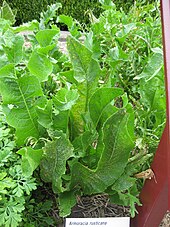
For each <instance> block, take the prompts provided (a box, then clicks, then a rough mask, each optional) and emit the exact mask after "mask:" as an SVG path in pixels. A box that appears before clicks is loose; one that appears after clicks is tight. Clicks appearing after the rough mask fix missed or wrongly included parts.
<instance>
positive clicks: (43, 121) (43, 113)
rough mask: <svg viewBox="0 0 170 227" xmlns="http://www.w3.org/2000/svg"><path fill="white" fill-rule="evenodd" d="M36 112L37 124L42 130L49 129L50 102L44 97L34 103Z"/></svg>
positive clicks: (50, 123) (51, 120)
mask: <svg viewBox="0 0 170 227" xmlns="http://www.w3.org/2000/svg"><path fill="white" fill-rule="evenodd" d="M36 105H37V108H36V112H37V115H38V123H39V124H40V125H42V126H43V127H44V128H50V127H51V125H52V123H53V119H52V100H47V99H46V98H45V97H44V96H43V97H41V99H39V101H38V102H37V103H36Z"/></svg>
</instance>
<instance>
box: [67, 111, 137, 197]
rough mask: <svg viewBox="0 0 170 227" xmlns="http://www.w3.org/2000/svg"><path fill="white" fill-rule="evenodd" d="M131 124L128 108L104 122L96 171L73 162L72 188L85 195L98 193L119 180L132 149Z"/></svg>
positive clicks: (131, 119)
mask: <svg viewBox="0 0 170 227" xmlns="http://www.w3.org/2000/svg"><path fill="white" fill-rule="evenodd" d="M126 111H127V112H126ZM133 124H134V116H133V113H132V110H131V108H129V109H128V110H120V111H118V112H117V113H115V114H113V115H112V116H111V117H110V118H109V119H108V120H107V121H106V123H105V125H104V127H103V144H104V148H103V152H102V155H101V158H100V160H99V162H98V165H97V168H96V169H95V170H91V169H89V168H87V167H86V166H84V165H82V164H81V163H79V162H76V163H75V164H74V165H73V166H72V179H71V186H72V187H75V185H80V186H81V188H82V189H83V192H84V193H85V194H93V193H101V192H103V191H105V189H106V188H107V187H108V186H110V185H112V184H113V183H114V182H115V181H116V180H117V179H118V178H119V177H120V175H121V174H122V173H123V171H124V168H125V167H126V165H127V162H128V157H129V154H130V151H131V150H132V149H133V146H134V138H133V137H134V126H133ZM108 141H109V142H108Z"/></svg>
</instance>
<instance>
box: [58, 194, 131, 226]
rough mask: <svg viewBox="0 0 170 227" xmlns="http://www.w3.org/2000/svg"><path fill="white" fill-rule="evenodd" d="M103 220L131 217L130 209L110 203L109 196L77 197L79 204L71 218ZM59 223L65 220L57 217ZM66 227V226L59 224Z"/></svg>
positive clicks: (73, 210) (74, 208)
mask: <svg viewBox="0 0 170 227" xmlns="http://www.w3.org/2000/svg"><path fill="white" fill-rule="evenodd" d="M98 217H100V218H103V217H130V208H129V207H125V206H119V205H116V204H112V203H110V202H109V198H108V196H107V195H95V196H83V197H77V204H76V206H74V207H73V209H72V213H71V215H70V216H69V218H98ZM55 218H57V222H58V223H61V222H63V220H61V219H59V216H58V217H57V216H55ZM58 227H64V224H58Z"/></svg>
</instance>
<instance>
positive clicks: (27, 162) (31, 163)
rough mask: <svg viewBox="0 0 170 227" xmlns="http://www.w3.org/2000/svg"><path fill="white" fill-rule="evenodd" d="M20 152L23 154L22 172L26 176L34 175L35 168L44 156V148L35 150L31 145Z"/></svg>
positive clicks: (19, 152)
mask: <svg viewBox="0 0 170 227" xmlns="http://www.w3.org/2000/svg"><path fill="white" fill-rule="evenodd" d="M17 153H18V154H20V155H22V163H21V167H22V172H23V174H24V175H25V176H27V177H28V176H32V174H33V172H34V170H35V169H36V168H37V167H38V166H39V164H40V160H41V158H42V154H43V151H42V149H39V150H34V149H32V148H31V147H24V148H22V149H20V150H19V151H18V152H17Z"/></svg>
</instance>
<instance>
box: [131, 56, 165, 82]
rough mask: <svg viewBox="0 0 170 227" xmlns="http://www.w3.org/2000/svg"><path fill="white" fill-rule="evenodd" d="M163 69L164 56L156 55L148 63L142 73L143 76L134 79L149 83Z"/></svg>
mask: <svg viewBox="0 0 170 227" xmlns="http://www.w3.org/2000/svg"><path fill="white" fill-rule="evenodd" d="M162 67H163V54H162V53H154V54H153V55H152V56H151V57H150V58H149V59H148V62H147V64H146V66H145V68H144V70H143V71H142V73H141V74H139V75H138V76H136V77H135V78H134V79H141V78H144V79H145V80H146V82H147V81H149V80H151V79H152V78H153V77H155V76H156V75H157V74H158V73H159V71H160V70H161V69H162Z"/></svg>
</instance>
